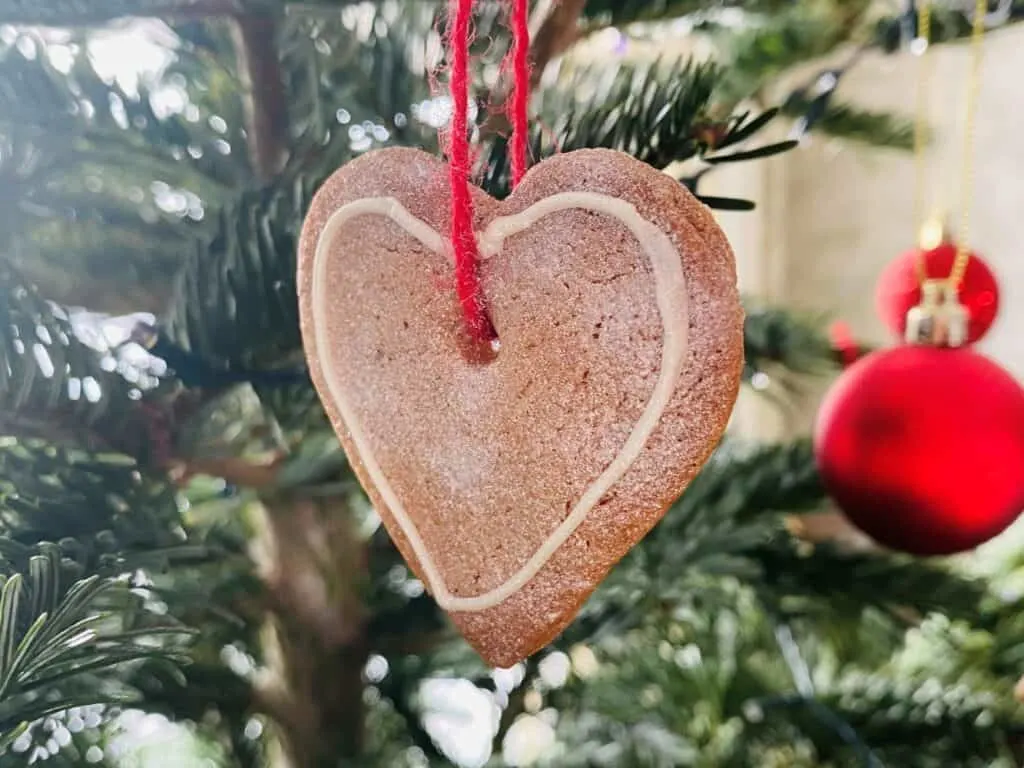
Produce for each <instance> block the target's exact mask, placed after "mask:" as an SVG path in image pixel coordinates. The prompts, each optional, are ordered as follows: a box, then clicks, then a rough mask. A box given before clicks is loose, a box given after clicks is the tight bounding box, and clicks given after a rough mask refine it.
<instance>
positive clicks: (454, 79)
mask: <svg viewBox="0 0 1024 768" xmlns="http://www.w3.org/2000/svg"><path fill="white" fill-rule="evenodd" d="M472 10H473V0H451V1H450V3H449V7H448V29H449V32H448V52H449V55H450V57H451V62H452V64H451V66H452V73H451V85H450V90H451V98H452V126H451V138H450V142H449V144H450V146H449V148H448V163H449V169H450V177H449V184H450V185H451V192H452V248H453V249H454V251H455V292H456V294H458V297H459V303H460V304H461V305H462V313H463V315H464V317H465V320H466V328H467V330H468V331H469V334H470V336H471V337H472V338H473V340H475V341H483V342H487V341H490V340H492V339H493V338H494V335H495V334H494V328H493V326H492V325H491V321H490V319H489V318H488V317H487V312H486V311H485V310H484V303H483V298H482V296H481V291H480V271H479V262H480V255H479V252H478V251H477V246H476V237H475V235H474V234H473V198H472V197H471V196H470V192H469V171H470V168H469V126H468V112H469V76H468V68H469V26H470V20H471V15H472Z"/></svg>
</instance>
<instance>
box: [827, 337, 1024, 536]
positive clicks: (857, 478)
mask: <svg viewBox="0 0 1024 768" xmlns="http://www.w3.org/2000/svg"><path fill="white" fill-rule="evenodd" d="M814 449H815V456H816V459H817V463H818V469H819V471H820V472H821V476H822V480H823V481H824V484H825V487H826V489H827V490H828V492H829V494H830V495H831V496H832V498H833V499H834V500H835V501H836V503H837V504H838V505H839V508H840V509H842V510H843V512H844V513H845V515H846V516H847V517H848V518H849V520H850V522H852V523H853V524H854V525H855V526H857V527H858V528H859V529H860V530H862V531H863V532H864V533H866V534H867V535H868V536H870V537H871V538H873V539H874V540H875V541H877V542H878V543H879V544H882V545H883V546H886V547H889V548H890V549H896V550H901V551H904V552H909V553H912V554H916V555H947V554H953V553H955V552H963V551H966V550H969V549H972V548H974V547H976V546H977V545H979V544H981V543H982V542H984V541H987V540H988V539H990V538H992V537H993V536H995V535H996V534H998V533H1000V532H1001V531H1003V530H1004V529H1006V528H1007V527H1008V526H1009V525H1010V524H1011V523H1012V522H1013V521H1014V520H1015V519H1016V518H1017V516H1018V515H1019V514H1020V512H1021V511H1022V510H1024V389H1022V388H1021V387H1020V385H1019V384H1018V383H1017V382H1016V380H1015V379H1014V378H1013V377H1012V376H1010V374H1008V373H1007V372H1006V371H1005V370H1003V369H1002V368H1001V367H999V366H998V365H996V364H995V363H993V362H992V361H991V360H989V359H988V358H986V357H983V356H982V355H979V354H977V353H975V352H972V351H971V350H969V349H964V348H954V349H942V348H937V347H928V346H900V347H895V348H893V349H886V350H882V351H880V352H874V353H872V354H870V355H868V356H867V357H864V358H862V359H861V360H859V361H857V362H856V363H854V364H853V365H852V366H851V367H850V368H848V369H846V371H844V372H843V374H842V375H841V376H840V378H839V380H838V381H837V382H836V383H835V385H834V386H833V387H832V389H831V390H830V391H829V393H828V394H827V395H826V397H825V400H824V402H823V403H822V406H821V410H820V411H819V413H818V419H817V424H816V425H815V432H814Z"/></svg>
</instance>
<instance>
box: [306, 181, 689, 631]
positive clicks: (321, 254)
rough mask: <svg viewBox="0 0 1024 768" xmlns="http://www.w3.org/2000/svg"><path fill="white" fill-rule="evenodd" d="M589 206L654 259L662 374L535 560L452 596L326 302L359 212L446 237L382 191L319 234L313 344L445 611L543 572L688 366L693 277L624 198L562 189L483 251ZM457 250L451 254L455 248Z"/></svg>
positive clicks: (469, 608) (435, 239)
mask: <svg viewBox="0 0 1024 768" xmlns="http://www.w3.org/2000/svg"><path fill="white" fill-rule="evenodd" d="M577 208H583V209H585V210H590V211H593V212H595V213H602V214H605V215H607V216H610V217H612V218H614V219H617V220H618V221H619V222H620V223H622V224H624V225H625V226H626V227H627V228H628V229H629V230H630V232H631V233H632V234H633V236H634V237H636V239H637V241H638V242H639V243H640V245H641V247H642V248H643V250H644V251H645V252H646V254H647V256H648V258H649V259H650V262H651V268H652V274H653V278H654V285H655V292H656V296H657V302H658V310H659V313H660V315H661V321H662V333H663V335H662V359H661V368H660V370H659V372H658V380H657V382H656V384H655V386H654V391H653V392H652V393H651V398H650V400H649V401H648V403H647V406H646V407H645V408H644V411H643V413H642V414H641V416H640V418H639V419H638V420H637V422H636V424H635V425H634V427H633V430H632V432H631V433H630V435H629V437H628V438H627V440H626V442H625V444H624V445H623V447H622V449H621V450H620V451H619V453H618V454H617V455H616V457H615V458H614V459H613V460H612V462H611V463H610V464H609V465H608V467H607V468H605V470H604V472H602V473H601V474H600V475H599V476H598V477H597V479H596V480H594V482H593V483H591V484H590V485H589V486H588V487H587V489H586V490H585V491H584V493H583V495H582V496H581V497H580V500H579V501H578V502H577V503H576V506H575V507H573V509H572V511H571V512H570V513H569V515H568V516H567V517H566V518H565V520H563V521H562V522H561V523H560V524H559V525H558V527H557V528H555V530H554V532H552V534H551V535H550V536H549V537H548V538H547V539H545V541H544V542H543V543H542V544H541V545H540V547H538V548H537V551H536V552H535V553H534V554H533V555H532V556H531V557H530V559H529V560H527V562H526V563H525V564H524V565H523V566H522V567H521V568H520V569H519V570H518V571H516V572H515V573H514V574H512V576H510V577H509V578H508V579H507V580H506V581H505V582H504V583H503V584H501V585H499V586H498V587H495V588H494V589H492V590H490V591H488V592H485V593H483V594H481V595H475V596H473V597H458V596H456V595H453V594H452V593H451V592H450V591H449V589H448V586H447V584H446V583H445V581H444V578H443V577H442V576H441V574H440V572H439V571H438V569H437V566H436V564H435V563H434V561H433V558H431V556H430V553H429V552H428V551H427V548H426V546H425V544H424V542H423V540H422V538H421V537H420V534H419V531H418V530H417V528H416V525H415V524H414V523H413V521H412V520H411V519H410V518H409V515H408V513H407V512H406V511H405V508H404V507H403V505H402V503H401V501H399V499H398V496H397V494H396V493H395V491H394V489H393V488H392V487H391V484H390V482H389V481H388V479H387V477H386V476H385V475H384V473H383V471H382V470H381V468H380V465H379V464H378V463H377V460H376V457H375V456H374V455H373V452H372V451H371V450H370V446H369V444H368V439H367V437H366V435H365V434H364V432H363V430H362V428H361V426H360V424H359V422H358V420H357V418H356V415H355V413H353V411H352V408H351V406H350V405H349V403H348V401H347V399H346V398H345V396H344V394H343V393H342V392H341V389H342V387H341V385H340V384H339V383H338V381H337V380H336V379H335V377H334V376H333V375H332V372H333V371H334V370H335V367H334V363H333V360H332V356H331V347H330V345H329V344H326V343H325V342H326V337H327V318H326V315H327V309H328V307H329V305H328V304H327V296H326V285H327V280H326V275H327V262H328V258H329V251H330V249H331V246H332V244H333V242H334V239H335V238H336V237H337V235H338V233H339V231H340V230H341V228H342V227H343V226H344V225H345V224H346V223H348V222H349V221H350V220H351V219H353V218H355V217H356V216H362V215H379V216H384V217H386V218H389V219H391V220H392V221H393V222H394V223H395V224H398V226H400V227H401V228H402V229H404V230H405V231H406V232H407V233H408V234H409V235H411V236H412V237H414V238H416V239H417V240H419V241H420V243H422V244H423V245H424V246H425V247H427V248H429V249H430V250H432V251H434V252H436V253H438V254H440V255H446V254H448V248H447V241H446V240H445V238H444V237H443V236H442V235H441V234H440V233H438V232H437V231H436V230H435V229H434V228H433V227H431V226H430V225H429V224H427V223H426V222H424V221H422V220H421V219H418V218H416V217H415V216H413V215H412V214H411V213H409V211H407V210H406V209H405V208H404V207H403V206H402V204H401V203H399V202H398V200H396V199H394V198H389V197H375V198H365V199H362V200H356V201H354V202H351V203H348V204H346V205H344V206H342V207H341V208H339V209H338V210H336V211H334V212H333V213H332V214H331V216H330V218H329V219H328V221H327V224H326V225H325V226H324V228H323V231H322V232H321V233H320V237H319V239H318V240H317V244H316V251H315V254H314V262H313V281H312V283H313V284H312V296H311V302H310V306H311V313H312V331H313V339H312V341H313V348H314V350H315V353H316V355H317V357H318V358H319V360H320V368H321V371H323V374H324V379H325V381H326V383H327V389H328V391H329V393H330V395H331V399H332V400H333V401H334V407H335V408H337V410H338V413H339V414H340V416H341V419H342V421H343V422H344V424H345V426H346V428H347V429H348V433H349V436H350V438H351V440H352V442H353V443H354V445H355V448H356V450H357V452H358V454H359V459H360V461H361V462H362V464H363V467H364V468H365V469H366V472H367V474H368V475H369V476H370V479H371V480H372V481H373V483H374V485H376V487H377V491H378V492H379V493H380V496H381V498H382V499H383V500H384V503H386V504H387V506H388V508H389V509H390V511H391V515H392V517H393V518H394V520H395V522H397V523H398V525H399V527H400V528H401V529H402V532H403V533H404V534H405V536H406V538H407V539H408V541H409V545H410V546H411V547H412V550H413V552H414V553H415V555H416V558H417V560H418V561H419V564H420V567H421V568H422V569H423V575H424V577H425V579H426V581H427V587H428V588H429V589H430V591H431V593H432V594H433V596H434V599H435V600H436V601H437V603H438V605H440V606H441V608H443V609H444V610H446V611H449V612H455V611H466V612H475V611H483V610H486V609H488V608H492V607H494V606H496V605H499V604H501V603H502V602H504V601H505V600H507V599H508V598H509V597H511V596H512V595H514V594H515V593H516V592H518V591H519V590H520V589H522V588H523V587H524V586H525V585H526V584H527V583H529V581H530V580H531V579H532V578H533V577H534V576H536V575H537V573H538V572H539V571H540V570H541V569H542V568H543V567H544V565H545V564H546V563H547V562H548V560H550V559H551V557H552V555H554V554H555V552H557V551H558V549H559V548H560V547H561V546H562V545H563V544H564V543H565V542H566V541H567V540H568V539H569V537H570V536H571V535H572V534H573V533H574V532H575V531H576V529H577V528H579V526H580V525H581V524H582V523H583V521H584V520H585V519H586V517H587V515H588V514H589V513H590V512H591V510H592V509H593V508H594V507H595V506H596V505H597V504H598V502H600V500H601V497H602V496H604V495H605V493H607V492H608V490H609V489H610V488H611V487H612V486H613V485H615V483H617V482H618V481H619V480H620V479H621V478H622V476H623V475H624V474H625V473H626V472H627V471H628V470H629V468H630V467H631V466H632V464H633V462H634V461H636V459H637V458H638V457H639V455H640V453H641V451H642V450H643V448H644V446H645V445H646V443H647V439H648V438H649V437H650V435H651V433H652V432H653V431H654V428H655V427H656V426H657V424H658V422H659V421H660V420H661V416H662V415H663V414H664V411H665V408H666V407H667V406H668V403H669V401H670V400H671V397H672V394H673V393H674V392H675V389H676V385H677V383H678V381H679V376H680V374H681V373H682V370H683V363H684V360H685V358H686V353H687V347H688V332H689V315H688V312H687V308H688V307H687V305H688V300H687V293H686V280H685V277H684V276H683V269H682V263H681V259H680V254H679V252H678V250H677V249H676V247H675V246H674V245H673V244H672V241H671V240H670V239H669V237H668V235H667V234H666V233H665V232H664V231H662V230H661V228H659V227H657V226H655V225H654V224H652V223H650V222H649V221H647V220H646V219H644V218H643V217H642V216H641V215H640V214H639V212H638V211H637V210H636V208H635V207H634V206H633V205H631V204H630V203H627V202H625V201H623V200H619V199H618V198H615V197H611V196H608V195H602V194H597V193H592V192H563V193H559V194H555V195H552V196H551V197H547V198H545V199H543V200H540V201H539V202H537V203H534V204H533V205H531V206H530V207H529V208H527V209H526V210H524V211H522V212H521V213H517V214H513V215H510V216H502V217H500V218H497V219H494V220H492V221H491V223H490V224H489V225H488V226H487V228H486V229H485V230H484V231H483V232H482V233H480V234H479V235H478V240H479V244H480V253H481V258H490V257H491V256H494V255H495V254H497V253H498V252H499V251H500V250H501V247H502V245H503V243H504V241H505V239H506V238H507V237H510V236H512V235H515V234H517V233H519V232H522V231H523V230H525V229H528V228H529V227H531V226H533V225H534V224H535V223H537V221H539V220H540V219H542V218H543V217H545V216H547V215H549V214H552V213H555V212H557V211H563V210H570V209H577ZM448 255H449V256H450V254H448Z"/></svg>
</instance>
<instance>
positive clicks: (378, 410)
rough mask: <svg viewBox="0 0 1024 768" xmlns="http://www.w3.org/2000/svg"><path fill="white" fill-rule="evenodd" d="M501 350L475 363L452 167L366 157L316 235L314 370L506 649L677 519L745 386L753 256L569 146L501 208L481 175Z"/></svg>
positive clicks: (380, 482)
mask: <svg viewBox="0 0 1024 768" xmlns="http://www.w3.org/2000/svg"><path fill="white" fill-rule="evenodd" d="M473 195H474V205H475V208H476V223H475V227H476V231H477V233H478V243H479V249H480V256H481V263H480V274H481V285H482V290H483V295H484V299H485V303H486V306H487V310H488V313H489V316H490V319H491V321H492V322H493V324H494V327H495V329H496V331H497V334H498V337H499V341H500V350H499V351H498V353H497V354H496V356H495V357H494V359H493V360H491V361H489V362H485V363H481V362H479V361H476V360H473V359H471V358H469V357H467V355H466V354H465V344H464V343H463V338H464V337H463V334H464V331H463V328H462V317H461V313H460V307H459V305H458V303H457V300H456V298H455V291H454V277H453V267H452V263H451V256H450V248H449V247H448V242H447V239H446V233H447V231H448V221H449V215H450V213H449V211H450V208H449V193H448V187H447V166H445V165H444V164H443V163H442V162H441V161H440V160H438V159H436V158H434V157H432V156H431V155H428V154H425V153H423V152H420V151H418V150H412V149H386V150H382V151H379V152H375V153H371V154H367V155H365V156H363V157H361V158H359V159H358V160H355V161H354V162H352V163H350V164H348V165H346V166H345V167H344V168H342V169H341V170H339V171H338V172H337V173H335V174H334V175H333V176H332V177H331V178H330V179H329V180H328V181H327V182H326V184H324V186H323V187H322V188H321V189H320V191H319V192H318V194H317V196H316V198H315V199H314V201H313V205H312V208H311V210H310V212H309V214H308V217H307V219H306V222H305V226H304V228H303V232H302V238H301V242H300V246H299V298H300V305H301V317H302V333H303V338H304V341H305V345H306V350H307V356H308V358H309V363H310V369H311V372H312V376H313V381H314V382H315V384H316V387H317V389H318V391H319V392H320V395H321V398H322V400H323V402H324V406H325V408H326V409H327V412H328V414H329V416H330V418H331V421H332V422H333V424H334V428H335V430H336V431H337V433H338V436H339V438H340V439H341V442H342V444H343V445H344V448H345V451H346V452H347V454H348V456H349V459H350V461H351V463H352V466H353V467H354V469H355V472H356V474H357V475H358V477H359V479H360V481H361V482H362V484H363V486H364V488H365V489H366V491H367V493H368V494H369V496H370V498H371V500H372V501H373V503H374V506H375V508H376V509H377V511H378V512H379V513H380V516H381V518H382V519H383V521H384V524H385V525H386V526H387V529H388V531H389V532H390V534H391V536H392V538H393V539H394V541H395V543H396V545H397V546H398V548H399V550H400V551H401V552H402V554H403V556H404V557H405V558H406V560H407V562H408V563H409V564H410V566H411V567H412V569H413V570H414V571H415V573H416V574H417V575H418V576H419V577H420V578H421V579H422V580H423V581H424V583H425V585H426V587H427V589H428V590H429V591H430V593H431V594H432V595H433V596H434V598H435V599H436V600H437V602H438V604H439V605H440V606H441V607H442V608H444V609H445V610H446V611H447V612H448V613H449V614H450V615H451V617H452V619H453V620H454V622H455V624H456V625H457V626H458V627H459V629H460V630H461V632H462V633H463V635H465V637H466V638H467V639H468V641H469V642H470V643H471V644H472V645H473V646H474V647H475V648H476V649H477V650H478V651H479V653H480V654H481V655H482V656H483V658H484V659H485V660H486V661H487V662H488V663H490V664H493V665H496V666H509V665H511V664H513V663H515V662H517V661H519V660H521V659H523V658H524V657H526V656H528V655H529V654H531V653H533V652H535V651H537V650H538V649H540V648H542V647H543V646H544V645H546V644H547V643H549V642H550V641H551V640H552V639H553V638H554V637H555V636H557V635H558V633H559V632H561V631H562V629H564V628H565V627H566V625H568V624H569V622H570V621H572V619H573V617H574V615H575V614H576V612H577V611H578V610H579V608H580V606H581V605H582V604H583V602H584V601H585V600H586V598H587V597H588V596H589V595H590V593H591V592H592V591H593V590H594V588H595V587H596V586H597V585H598V584H599V583H600V581H601V580H602V579H603V578H604V577H605V575H606V574H607V573H608V571H609V570H610V569H611V568H612V566H613V565H614V564H615V563H616V562H617V561H618V560H620V559H621V558H622V557H623V555H625V554H626V552H628V551H629V549H630V548H631V547H632V546H633V545H634V544H636V543H637V542H638V541H639V540H640V539H641V538H643V536H644V535H645V534H646V533H647V532H648V531H649V530H650V529H651V527H652V526H654V524H655V523H657V522H658V520H659V519H660V518H661V517H662V515H663V514H664V513H665V511H666V509H667V508H668V507H669V505H671V504H672V503H673V502H674V501H675V500H676V498H678V496H679V495H680V494H681V493H682V492H683V490H684V489H685V488H686V486H687V485H688V484H689V482H690V481H691V480H692V479H693V477H694V475H696V474H697V472H698V471H699V470H700V468H701V466H702V465H703V464H704V462H705V461H706V460H707V458H708V456H709V455H710V453H711V452H712V450H713V449H714V447H715V445H716V444H717V442H718V440H719V438H720V437H721V435H722V433H723V431H724V429H725V425H726V422H727V420H728V418H729V415H730V412H731V410H732V407H733V404H734V402H735V399H736V395H737V391H738V389H739V382H740V372H741V368H742V364H743V327H742V326H743V312H742V309H741V306H740V301H739V296H738V293H737V289H736V274H735V264H734V260H733V255H732V251H731V250H730V248H729V245H728V243H727V242H726V239H725V237H724V236H723V234H722V232H721V230H720V229H719V228H718V226H717V225H716V223H715V222H714V220H713V219H712V217H711V214H710V212H709V211H708V210H707V209H706V208H705V207H704V206H703V205H702V204H701V203H700V202H699V201H698V200H697V199H696V198H694V197H693V196H692V195H691V194H690V193H689V192H688V191H687V190H686V189H685V188H683V187H682V186H681V185H680V184H678V183H677V182H676V181H674V180H673V179H671V178H669V177H668V176H666V175H664V174H662V173H659V172H658V171H656V170H654V169H652V168H650V167H649V166H647V165H644V164H642V163H640V162H638V161H636V160H634V159H633V158H631V157H629V156H627V155H624V154H621V153H618V152H612V151H608V150H581V151H576V152H570V153H566V154H562V155H557V156H555V157H553V158H551V159H549V160H545V161H544V162H542V163H540V164H539V165H537V166H536V167H534V168H533V169H532V170H531V171H530V172H529V173H528V174H527V176H526V178H525V179H524V180H523V182H522V183H521V184H520V185H519V187H518V188H517V189H516V191H515V192H514V193H513V194H512V195H511V196H510V197H509V198H508V199H507V200H505V201H502V202H498V201H496V200H494V199H492V198H490V197H489V196H487V195H486V194H484V193H483V192H482V191H480V190H477V189H475V188H474V190H473Z"/></svg>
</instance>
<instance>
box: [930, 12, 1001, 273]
mask: <svg viewBox="0 0 1024 768" xmlns="http://www.w3.org/2000/svg"><path fill="white" fill-rule="evenodd" d="M987 13H988V2H987V0H975V3H974V18H973V19H972V20H971V65H970V66H971V69H970V75H969V79H968V84H967V106H966V109H965V114H964V144H963V165H962V166H961V175H960V229H959V231H958V232H957V233H956V234H957V249H956V258H955V259H954V261H953V268H952V269H951V270H950V273H949V277H948V278H947V279H946V282H947V283H948V285H949V286H950V287H951V288H952V289H953V290H956V288H957V287H958V286H959V285H960V282H961V281H962V280H963V278H964V273H965V272H966V271H967V264H968V262H969V261H970V250H969V248H968V239H969V235H970V226H971V203H972V202H973V194H974V142H975V134H976V122H977V110H978V94H979V93H980V91H981V63H982V43H983V41H984V38H985V16H986V14H987ZM931 28H932V4H931V0H921V2H920V5H919V6H918V11H917V33H918V34H917V39H918V41H919V44H920V45H922V46H923V49H922V50H921V52H920V57H921V61H920V64H919V65H918V67H919V77H918V93H917V114H916V116H915V121H914V159H915V163H916V166H917V189H916V190H915V196H914V223H915V226H920V225H921V224H922V223H923V221H924V215H923V214H924V210H923V206H924V193H925V183H926V180H925V154H924V143H925V131H926V129H927V122H926V121H927V119H928V93H929V91H930V87H931V75H932V69H931V62H930V59H931V56H930V55H929V54H930V48H931V43H930V38H931ZM917 270H918V278H919V279H920V281H921V283H922V284H924V282H925V280H927V278H928V276H927V274H926V271H925V263H924V253H923V252H922V254H921V258H920V259H919V260H918V264H917Z"/></svg>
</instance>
